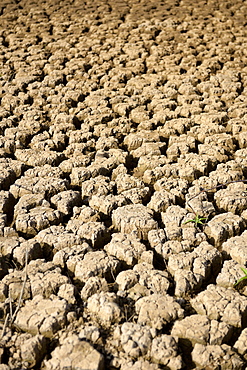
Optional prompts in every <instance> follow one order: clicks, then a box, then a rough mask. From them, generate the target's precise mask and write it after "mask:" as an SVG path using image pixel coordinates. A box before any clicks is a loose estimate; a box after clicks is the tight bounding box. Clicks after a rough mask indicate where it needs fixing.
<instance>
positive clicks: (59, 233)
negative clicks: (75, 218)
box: [35, 225, 83, 255]
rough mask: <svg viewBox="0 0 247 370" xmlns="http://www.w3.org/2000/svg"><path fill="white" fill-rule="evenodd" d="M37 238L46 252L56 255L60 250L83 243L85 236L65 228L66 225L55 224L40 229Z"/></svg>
mask: <svg viewBox="0 0 247 370" xmlns="http://www.w3.org/2000/svg"><path fill="white" fill-rule="evenodd" d="M35 240H37V241H38V242H39V243H40V245H41V247H42V248H43V250H44V251H45V252H46V253H48V254H49V253H52V255H55V254H56V253H57V252H58V251H60V250H62V249H65V248H69V247H73V246H74V245H80V244H82V241H83V238H82V237H80V236H78V235H75V234H74V233H71V232H68V231H66V230H65V228H64V226H60V225H59V226H56V225H53V226H51V227H49V228H47V229H45V230H42V231H40V232H39V233H38V234H37V235H36V236H35Z"/></svg>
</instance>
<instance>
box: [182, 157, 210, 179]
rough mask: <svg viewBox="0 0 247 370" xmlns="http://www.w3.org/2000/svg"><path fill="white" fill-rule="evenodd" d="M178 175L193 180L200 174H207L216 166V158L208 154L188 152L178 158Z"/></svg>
mask: <svg viewBox="0 0 247 370" xmlns="http://www.w3.org/2000/svg"><path fill="white" fill-rule="evenodd" d="M177 163H178V166H179V177H180V178H182V179H185V180H187V181H194V180H196V179H197V178H198V177H200V176H205V175H208V174H209V171H212V170H213V169H214V167H215V166H216V160H215V159H213V158H212V157H210V156H208V155H200V156H199V155H198V154H196V153H188V154H185V155H182V156H181V157H179V159H178V162H177Z"/></svg>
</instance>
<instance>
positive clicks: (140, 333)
mask: <svg viewBox="0 0 247 370" xmlns="http://www.w3.org/2000/svg"><path fill="white" fill-rule="evenodd" d="M120 330H121V336H120V341H121V345H122V347H123V350H124V352H125V353H126V354H127V355H128V356H130V357H134V358H138V357H141V356H145V355H146V354H147V352H148V351H149V350H150V348H151V343H152V339H153V337H154V336H155V330H154V329H151V328H150V327H148V326H142V325H140V324H134V323H130V322H125V323H124V324H123V325H122V326H121V329H120Z"/></svg>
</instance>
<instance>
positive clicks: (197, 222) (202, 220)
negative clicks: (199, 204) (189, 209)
mask: <svg viewBox="0 0 247 370" xmlns="http://www.w3.org/2000/svg"><path fill="white" fill-rule="evenodd" d="M205 220H207V217H200V216H199V215H195V217H194V218H191V219H190V220H188V221H186V222H184V224H188V223H189V222H193V223H194V224H195V225H196V226H198V225H204V224H205Z"/></svg>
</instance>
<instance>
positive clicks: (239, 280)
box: [234, 267, 247, 286]
mask: <svg viewBox="0 0 247 370" xmlns="http://www.w3.org/2000/svg"><path fill="white" fill-rule="evenodd" d="M240 268H241V270H242V271H243V273H244V274H245V275H244V276H242V277H241V278H240V279H238V281H237V282H236V283H235V284H234V286H236V285H238V284H239V283H240V282H241V281H243V280H245V279H247V269H245V268H243V267H240Z"/></svg>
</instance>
